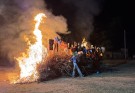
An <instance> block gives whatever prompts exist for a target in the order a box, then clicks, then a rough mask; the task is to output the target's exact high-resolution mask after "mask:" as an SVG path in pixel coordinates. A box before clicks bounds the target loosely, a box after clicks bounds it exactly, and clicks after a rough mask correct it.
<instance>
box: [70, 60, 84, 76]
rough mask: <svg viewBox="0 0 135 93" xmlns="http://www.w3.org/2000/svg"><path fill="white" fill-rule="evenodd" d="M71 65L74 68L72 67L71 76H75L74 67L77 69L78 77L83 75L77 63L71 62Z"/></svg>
mask: <svg viewBox="0 0 135 93" xmlns="http://www.w3.org/2000/svg"><path fill="white" fill-rule="evenodd" d="M73 65H74V68H73V73H72V77H74V76H75V69H77V71H78V74H79V76H80V77H83V74H82V72H81V70H80V69H79V67H78V65H77V63H75V62H73Z"/></svg>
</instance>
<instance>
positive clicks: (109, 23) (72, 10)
mask: <svg viewBox="0 0 135 93" xmlns="http://www.w3.org/2000/svg"><path fill="white" fill-rule="evenodd" d="M80 1H81V0H78V1H77V0H57V1H56V0H45V2H46V3H47V7H48V9H51V10H52V11H53V13H54V14H55V15H63V16H64V17H66V18H67V22H68V26H69V30H73V31H72V33H76V30H78V29H77V25H76V21H77V22H80V23H81V22H83V21H85V19H87V18H88V17H92V20H91V23H92V26H93V28H91V30H92V31H97V29H100V31H104V30H105V31H108V33H110V34H109V35H111V36H110V38H109V39H110V40H111V42H112V44H113V48H114V49H120V48H123V47H124V43H123V41H124V40H123V38H124V37H123V36H124V30H125V31H126V40H127V48H128V49H129V51H130V53H131V52H134V53H135V44H134V40H135V36H134V35H135V32H134V31H135V28H134V27H135V25H134V21H135V20H134V9H135V8H134V4H133V2H131V1H128V0H124V1H123V0H83V1H82V2H81V3H80ZM77 5H78V6H77ZM84 6H85V7H84ZM90 6H91V7H90ZM83 8H84V9H83ZM81 9H82V10H81ZM87 10H88V11H87ZM78 11H79V13H80V14H85V16H83V17H79V18H80V19H77V20H75V19H76V17H77V15H78ZM78 16H79V15H78ZM80 16H81V15H80ZM82 19H84V20H83V21H82ZM78 20H80V21H78ZM91 23H90V24H91ZM90 24H87V25H86V26H90ZM82 28H84V27H82ZM82 28H79V29H82ZM82 30H84V29H82ZM89 31H90V29H89ZM97 32H98V31H97ZM84 33H85V31H84ZM109 35H108V36H109Z"/></svg>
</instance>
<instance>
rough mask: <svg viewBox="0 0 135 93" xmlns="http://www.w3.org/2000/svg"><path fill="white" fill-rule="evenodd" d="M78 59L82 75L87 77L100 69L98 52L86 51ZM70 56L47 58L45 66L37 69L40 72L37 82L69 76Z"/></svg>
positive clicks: (70, 72) (71, 67)
mask: <svg viewBox="0 0 135 93" xmlns="http://www.w3.org/2000/svg"><path fill="white" fill-rule="evenodd" d="M87 51H89V52H87V53H86V54H84V53H82V54H80V56H79V57H78V59H79V61H78V66H79V67H80V69H81V71H82V73H83V74H84V75H89V74H90V73H93V72H95V71H96V70H98V69H100V67H101V59H102V55H101V52H100V51H96V50H87ZM70 58H71V56H68V55H64V56H62V55H54V56H52V57H51V58H49V59H48V60H47V61H46V63H45V65H41V66H39V67H38V69H39V72H40V79H39V81H44V80H50V79H53V78H56V77H60V76H71V74H72V71H73V63H72V62H70Z"/></svg>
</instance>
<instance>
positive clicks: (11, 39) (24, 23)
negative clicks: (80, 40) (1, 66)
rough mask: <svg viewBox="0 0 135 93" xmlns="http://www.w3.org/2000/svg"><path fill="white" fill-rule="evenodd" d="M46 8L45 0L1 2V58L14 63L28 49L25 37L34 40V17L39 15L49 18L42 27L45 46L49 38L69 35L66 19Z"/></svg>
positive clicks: (7, 0) (6, 0) (3, 0)
mask: <svg viewBox="0 0 135 93" xmlns="http://www.w3.org/2000/svg"><path fill="white" fill-rule="evenodd" d="M45 7H46V5H45V4H44V2H43V0H12V1H11V0H1V1H0V57H1V56H2V57H4V56H6V57H7V58H8V59H9V60H10V61H11V62H12V61H15V60H14V57H17V56H19V54H20V53H21V52H24V51H26V49H28V46H27V44H26V42H25V41H24V37H28V38H29V39H30V40H31V41H32V40H33V33H32V32H33V29H34V25H35V23H34V16H36V14H38V13H41V12H42V13H45V14H46V16H47V18H46V19H45V20H44V23H42V26H41V27H40V29H41V31H42V34H43V42H44V44H45V45H46V44H47V40H48V39H49V38H54V37H55V36H58V34H57V33H63V34H68V32H67V30H68V29H67V23H66V19H65V18H64V17H63V16H54V15H53V14H52V13H51V12H50V11H48V10H47V9H46V8H45ZM1 62H3V61H0V63H1Z"/></svg>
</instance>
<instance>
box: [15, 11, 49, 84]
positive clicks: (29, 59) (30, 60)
mask: <svg viewBox="0 0 135 93" xmlns="http://www.w3.org/2000/svg"><path fill="white" fill-rule="evenodd" d="M43 17H46V15H45V14H43V13H39V14H38V15H37V16H36V17H35V21H36V24H35V29H34V31H33V34H34V35H35V37H36V42H35V43H34V44H33V45H31V44H30V43H29V42H30V41H29V39H27V43H28V44H29V45H30V46H29V49H28V50H27V53H22V56H21V57H18V58H16V60H17V61H18V62H19V67H20V70H21V71H20V78H19V79H18V80H17V81H16V82H14V83H25V82H34V81H37V80H38V78H39V73H38V71H37V69H36V68H37V64H39V63H41V62H43V58H44V57H45V55H46V54H47V48H45V47H44V46H43V45H42V33H41V31H40V30H39V26H40V23H41V21H42V19H43ZM25 39H26V38H25Z"/></svg>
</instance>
